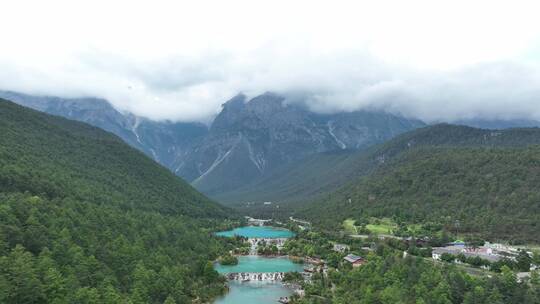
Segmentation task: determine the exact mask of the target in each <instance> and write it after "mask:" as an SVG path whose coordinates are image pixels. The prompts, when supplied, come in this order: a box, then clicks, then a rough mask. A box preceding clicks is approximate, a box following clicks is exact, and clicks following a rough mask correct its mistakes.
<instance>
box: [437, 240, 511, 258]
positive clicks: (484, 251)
mask: <svg viewBox="0 0 540 304" xmlns="http://www.w3.org/2000/svg"><path fill="white" fill-rule="evenodd" d="M444 254H450V255H453V256H458V255H463V256H465V257H467V258H481V259H483V260H486V261H489V262H490V263H495V262H498V261H500V260H502V259H504V258H508V259H511V260H514V259H515V257H516V256H517V255H518V254H519V249H517V248H515V247H511V246H507V245H503V244H492V243H489V242H486V243H485V244H484V245H483V246H479V247H474V246H467V245H466V244H465V243H464V242H454V243H450V244H448V245H447V246H445V247H435V248H433V251H432V253H431V256H432V258H433V259H434V260H441V258H442V256H443V255H444ZM456 262H459V261H456Z"/></svg>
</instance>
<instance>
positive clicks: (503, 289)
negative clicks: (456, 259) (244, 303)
mask: <svg viewBox="0 0 540 304" xmlns="http://www.w3.org/2000/svg"><path fill="white" fill-rule="evenodd" d="M336 241H337V242H338V243H341V244H346V245H347V248H345V249H344V251H343V252H335V251H334V250H332V248H333V244H334V243H335V242H336ZM426 245H427V244H426ZM283 250H284V251H286V252H288V253H289V254H292V255H295V256H298V257H306V256H311V257H312V256H317V257H320V258H322V259H324V261H325V262H326V265H327V266H328V269H327V270H326V271H324V272H322V271H321V269H320V268H319V269H317V270H315V271H314V272H313V275H312V277H311V280H304V279H303V278H302V276H300V275H298V274H289V275H288V276H287V277H286V280H287V281H289V282H294V283H297V284H300V285H301V286H302V287H303V289H304V290H305V296H304V297H302V298H299V297H297V296H295V297H294V300H293V303H295V304H308V303H310V304H311V303H313V304H316V303H318V304H323V303H340V304H348V303H359V304H386V303H388V304H396V303H402V304H409V303H410V304H417V303H424V304H462V303H464V304H472V303H475V304H484V303H485V304H493V303H516V304H518V303H520V304H525V303H527V304H537V303H540V277H539V274H538V272H537V271H536V272H532V273H531V277H530V278H525V279H522V280H518V278H517V276H516V274H515V273H514V272H513V271H514V270H518V269H516V268H515V265H513V263H509V264H508V265H504V266H501V267H500V269H498V270H496V271H493V272H487V271H482V270H480V269H476V270H477V271H476V270H474V269H472V268H466V267H463V266H462V265H456V264H451V263H446V262H438V261H432V260H431V259H430V258H424V257H422V255H420V254H418V253H420V252H421V251H424V250H425V251H426V252H428V254H427V256H429V257H431V247H429V245H427V247H425V248H424V247H417V244H416V242H407V241H406V240H398V239H385V240H381V239H379V238H377V237H372V238H368V239H358V238H349V237H346V236H339V235H332V234H328V233H326V232H324V231H322V230H311V231H307V230H306V231H299V232H298V234H297V236H296V237H295V238H293V239H290V240H288V241H287V242H286V244H285V247H284V249H283ZM404 251H407V253H408V254H407V255H404ZM349 253H353V254H356V255H359V256H362V257H364V258H365V263H364V264H363V265H362V266H360V267H357V268H353V267H351V264H349V263H348V262H346V261H345V260H344V259H343V258H344V257H345V256H346V255H347V254H349ZM534 260H535V263H540V255H535V258H534ZM527 266H528V267H529V266H530V264H528V265H527ZM510 267H512V268H510ZM518 268H519V267H518Z"/></svg>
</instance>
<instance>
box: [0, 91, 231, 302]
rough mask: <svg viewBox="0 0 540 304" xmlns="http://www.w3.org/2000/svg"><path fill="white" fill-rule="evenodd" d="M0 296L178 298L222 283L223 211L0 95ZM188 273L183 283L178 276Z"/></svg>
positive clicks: (117, 145) (94, 135) (154, 167)
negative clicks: (218, 228) (217, 265)
mask: <svg viewBox="0 0 540 304" xmlns="http://www.w3.org/2000/svg"><path fill="white" fill-rule="evenodd" d="M0 134H2V136H0V302H1V303H49V302H50V303H53V302H54V303H65V302H72V303H75V302H76V303H83V302H84V303H86V302H88V303H90V302H91V303H120V302H128V301H131V302H133V303H162V302H163V301H165V299H166V298H167V297H171V298H172V299H174V300H175V301H177V302H179V303H183V302H189V301H191V300H192V299H195V298H199V299H202V300H208V299H210V298H211V297H212V296H214V295H216V294H218V293H220V292H221V291H222V290H223V284H222V281H221V279H220V278H219V277H218V275H217V273H215V272H214V271H213V270H212V266H211V264H209V261H211V260H212V259H214V258H215V257H216V255H217V254H218V253H220V252H221V250H224V249H223V247H222V245H221V244H220V243H219V242H218V241H217V240H215V239H213V238H211V237H210V236H209V233H208V229H210V228H212V227H214V226H215V225H220V223H221V222H222V221H223V220H224V219H226V218H227V217H228V216H231V215H230V214H231V212H230V210H225V209H223V207H221V206H219V205H218V204H216V203H214V202H212V201H210V200H208V199H207V198H206V197H204V196H203V195H201V194H200V193H198V192H197V191H196V190H195V189H193V188H192V187H191V186H189V185H188V184H187V183H185V182H184V181H182V180H181V179H180V178H178V177H176V176H175V175H174V174H172V173H171V172H169V171H168V170H166V169H165V168H163V167H161V166H159V165H158V164H156V163H154V162H153V161H152V160H151V159H149V158H148V157H146V156H145V155H144V154H142V153H141V152H139V151H136V150H134V149H133V148H131V147H129V146H127V145H126V144H125V143H123V142H122V141H121V140H120V139H119V138H118V137H116V136H114V135H112V134H110V133H107V132H104V131H102V130H101V129H98V128H96V127H91V126H88V125H86V124H83V123H79V122H75V121H70V120H67V119H64V118H60V117H56V116H51V115H47V114H43V113H39V112H36V111H34V110H30V109H27V108H24V107H21V106H18V105H15V104H13V103H11V102H8V101H5V100H0ZM188 278H189V279H188Z"/></svg>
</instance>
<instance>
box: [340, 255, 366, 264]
mask: <svg viewBox="0 0 540 304" xmlns="http://www.w3.org/2000/svg"><path fill="white" fill-rule="evenodd" d="M343 259H344V260H345V261H347V262H349V263H356V262H358V261H361V260H363V259H364V258H363V257H360V256H357V255H354V254H348V255H347V256H346V257H344V258H343Z"/></svg>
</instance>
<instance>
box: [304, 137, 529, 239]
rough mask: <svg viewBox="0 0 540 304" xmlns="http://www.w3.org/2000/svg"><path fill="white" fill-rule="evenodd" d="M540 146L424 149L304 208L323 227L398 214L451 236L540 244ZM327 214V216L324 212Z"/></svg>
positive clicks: (407, 153)
mask: <svg viewBox="0 0 540 304" xmlns="http://www.w3.org/2000/svg"><path fill="white" fill-rule="evenodd" d="M538 185H540V147H538V146H530V147H524V148H505V147H496V148H487V147H476V148H474V147H419V148H415V149H414V148H413V149H409V150H407V151H405V152H403V153H402V154H400V156H399V157H396V158H395V159H393V160H391V161H388V162H386V163H385V164H383V165H381V166H379V168H378V169H377V170H375V171H374V172H373V173H371V174H370V175H368V176H366V177H363V178H360V179H358V180H357V181H355V182H354V183H352V184H350V185H347V186H345V187H343V188H341V189H340V190H338V191H337V192H334V193H332V194H329V195H327V196H326V197H324V198H322V199H321V200H320V201H318V202H317V203H315V204H314V205H312V206H309V207H307V208H306V209H304V211H303V215H305V216H307V217H309V218H311V219H313V221H314V222H315V223H318V224H320V225H322V226H325V227H329V226H333V227H336V226H338V225H341V222H342V220H343V219H346V218H353V219H355V220H357V221H358V222H362V221H365V220H366V219H368V218H370V217H378V218H382V217H392V218H394V219H396V221H397V222H405V223H419V224H425V223H435V224H440V225H442V226H443V227H444V229H445V230H446V231H447V232H449V233H458V234H465V235H472V236H480V237H483V238H486V239H490V240H507V241H513V242H515V243H523V242H535V243H538V242H540V224H539V223H540V193H539V192H538ZM321 214H324V215H325V216H324V217H321V216H320V215H321Z"/></svg>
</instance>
